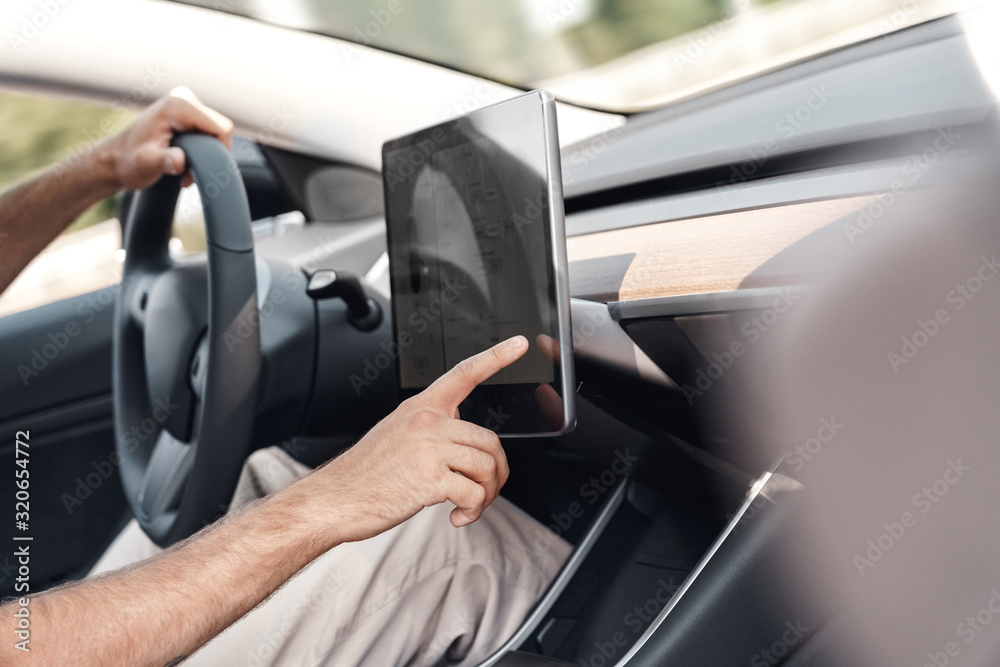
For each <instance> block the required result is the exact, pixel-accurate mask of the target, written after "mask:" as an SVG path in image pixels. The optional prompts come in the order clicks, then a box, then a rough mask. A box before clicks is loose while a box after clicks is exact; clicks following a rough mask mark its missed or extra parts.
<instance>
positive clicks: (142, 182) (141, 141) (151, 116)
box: [105, 87, 233, 190]
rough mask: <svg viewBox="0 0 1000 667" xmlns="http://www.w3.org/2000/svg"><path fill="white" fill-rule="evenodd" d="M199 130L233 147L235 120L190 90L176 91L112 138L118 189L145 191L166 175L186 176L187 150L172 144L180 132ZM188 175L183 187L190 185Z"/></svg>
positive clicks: (110, 145)
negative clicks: (208, 104)
mask: <svg viewBox="0 0 1000 667" xmlns="http://www.w3.org/2000/svg"><path fill="white" fill-rule="evenodd" d="M191 130H197V131H199V132H205V133H206V134H211V135H213V136H215V137H218V138H219V140H220V141H222V143H224V144H225V145H226V146H227V147H228V148H232V140H233V121H231V120H229V119H228V118H226V117H225V116H223V115H222V114H220V113H219V112H217V111H213V110H212V109H209V108H208V107H206V106H205V105H204V104H202V103H201V102H200V101H199V100H198V98H197V97H195V95H194V93H192V92H191V91H190V90H189V89H188V88H184V87H180V88H174V89H173V90H172V91H170V94H169V95H167V96H166V97H163V98H161V99H160V100H159V101H157V102H155V103H154V104H153V105H152V106H150V107H149V108H147V109H146V110H145V111H143V112H142V113H141V114H139V116H138V118H136V119H135V120H134V121H133V122H132V123H131V124H130V125H129V126H128V127H126V128H125V129H124V130H122V131H121V132H120V133H118V134H116V135H114V136H112V137H108V138H107V139H106V140H105V142H106V148H107V149H108V150H107V154H108V155H109V156H110V160H111V170H112V172H113V174H114V179H115V181H116V184H117V186H118V187H123V188H129V189H132V190H141V189H143V188H147V187H149V186H150V185H152V184H153V183H155V182H156V181H158V180H159V179H160V177H161V176H163V175H164V174H170V175H174V176H176V175H178V174H184V172H185V171H186V170H187V165H186V164H185V160H184V151H182V150H181V149H180V148H177V147H176V146H173V147H172V146H171V145H170V140H171V139H172V138H173V136H174V134H175V133H177V132H187V131H191ZM191 182H192V179H191V175H190V174H185V176H184V179H183V180H182V184H183V185H184V186H188V185H190V184H191Z"/></svg>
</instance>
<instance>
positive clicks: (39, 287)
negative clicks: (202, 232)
mask: <svg viewBox="0 0 1000 667" xmlns="http://www.w3.org/2000/svg"><path fill="white" fill-rule="evenodd" d="M134 116H135V114H134V112H133V111H132V110H131V109H129V108H128V107H125V106H117V107H108V106H100V105H97V104H90V103H87V102H81V101H76V100H68V99H61V98H52V97H43V96H38V95H26V94H21V93H13V92H6V91H0V191H2V190H6V189H8V188H10V187H12V186H14V185H15V184H16V183H17V182H19V181H21V180H22V179H24V178H25V177H27V176H29V175H31V174H32V173H34V172H36V171H38V170H40V169H43V168H45V167H48V166H49V165H52V164H55V163H57V162H60V161H62V160H69V161H71V162H72V161H73V160H74V158H75V157H76V156H78V155H80V154H82V153H84V152H85V151H87V150H89V148H90V147H91V146H92V145H93V144H94V143H95V142H96V141H99V140H100V139H101V138H103V137H105V136H108V135H110V134H113V133H115V132H117V131H118V130H120V129H121V128H122V127H124V126H125V125H127V124H128V123H129V122H130V121H131V120H132V118H133V117H134ZM119 197H120V195H116V196H114V197H108V198H107V199H104V200H102V201H100V202H98V203H97V204H95V205H94V206H92V207H90V208H89V209H88V210H86V211H85V212H84V213H83V214H81V215H80V216H79V217H78V218H77V219H76V220H75V221H73V222H72V223H71V224H70V225H69V226H68V227H67V229H66V230H65V231H64V232H63V234H62V235H61V236H60V237H59V238H57V239H56V240H55V241H53V243H52V244H50V245H49V247H48V248H46V249H45V251H44V252H42V254H41V255H39V256H38V257H37V258H35V260H34V261H33V262H32V263H31V264H30V265H29V266H28V267H27V268H26V269H25V270H24V272H22V274H21V275H20V276H18V278H17V280H16V281H15V282H14V283H13V284H12V285H11V286H10V287H8V288H7V290H6V291H4V293H3V294H2V295H0V315H7V314H10V313H13V312H17V311H21V310H26V309H28V308H33V307H35V306H40V305H43V304H45V303H49V302H51V301H56V300H59V299H64V298H68V297H71V296H76V295H79V294H84V293H86V292H90V291H93V290H98V289H101V288H105V287H108V286H110V285H113V284H115V283H116V282H118V280H119V278H120V274H121V263H120V260H121V254H120V253H119V252H118V250H119V249H120V248H121V232H120V226H119V223H118V221H117V220H116V219H115V215H116V210H117V206H118V199H119ZM2 254H3V251H2V247H0V261H2Z"/></svg>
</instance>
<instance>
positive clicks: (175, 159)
mask: <svg viewBox="0 0 1000 667" xmlns="http://www.w3.org/2000/svg"><path fill="white" fill-rule="evenodd" d="M184 163H185V159H184V151H182V150H181V149H180V148H178V147H177V146H170V147H169V148H167V150H165V151H164V152H163V173H164V174H169V175H170V176H177V175H179V174H183V173H184Z"/></svg>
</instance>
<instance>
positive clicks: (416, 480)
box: [307, 336, 528, 542]
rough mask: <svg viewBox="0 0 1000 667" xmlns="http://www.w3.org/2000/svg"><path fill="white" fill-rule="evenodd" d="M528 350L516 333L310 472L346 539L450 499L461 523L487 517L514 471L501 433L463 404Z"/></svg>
mask: <svg viewBox="0 0 1000 667" xmlns="http://www.w3.org/2000/svg"><path fill="white" fill-rule="evenodd" d="M527 349H528V343H527V341H526V340H525V338H524V337H523V336H515V337H514V338H511V339H510V340H508V341H505V342H503V343H500V344H499V345H496V346H494V347H492V348H490V349H488V350H486V351H484V352H481V353H479V354H477V355H476V356H474V357H470V358H469V359H466V360H465V361H463V362H461V363H459V364H458V365H457V366H455V367H454V368H453V369H451V370H450V371H449V372H448V373H446V374H445V375H443V376H441V377H440V378H439V379H438V380H437V381H436V382H434V384H432V385H431V386H430V387H428V388H427V389H425V390H424V391H423V392H421V393H420V394H417V395H416V396H414V397H412V398H410V399H407V400H406V401H404V402H403V403H402V404H401V405H400V406H399V407H398V408H396V410H394V411H393V412H392V414H390V415H389V416H388V417H386V418H385V419H383V420H382V421H381V422H379V423H378V424H377V425H376V426H375V427H374V428H373V429H372V430H371V431H369V432H368V434H367V435H366V436H365V437H364V438H362V439H361V440H360V441H359V442H358V443H357V444H356V445H354V447H352V448H351V449H349V450H348V451H347V452H345V453H343V454H341V455H340V456H339V457H337V458H336V459H334V460H333V461H331V462H330V463H328V464H327V465H325V466H324V467H322V468H320V469H318V470H317V471H316V472H315V473H314V474H312V475H311V476H310V477H308V478H307V480H308V482H310V484H309V486H310V487H312V488H311V489H310V491H311V492H312V493H314V494H315V496H314V499H315V500H316V501H317V502H318V503H320V504H321V507H320V508H319V510H318V515H319V516H321V517H323V518H324V519H325V520H329V519H333V522H332V528H333V530H334V531H335V532H336V533H337V538H338V541H344V542H353V541H357V540H363V539H367V538H369V537H373V536H375V535H378V534H379V533H381V532H383V531H385V530H388V529H389V528H392V527H393V526H396V525H398V524H400V523H402V522H404V521H406V520H407V519H409V518H410V517H412V516H413V515H415V514H416V513H417V512H419V511H420V510H422V509H423V508H424V507H430V506H431V505H436V504H438V503H441V502H444V501H445V500H449V501H451V502H452V503H454V504H455V505H456V507H455V509H454V510H452V512H451V523H452V524H453V525H454V526H466V525H468V524H470V523H472V522H474V521H476V520H477V519H478V518H479V516H480V515H481V514H482V512H483V510H484V509H485V508H486V507H487V506H488V505H489V504H490V503H492V502H493V501H494V500H495V499H496V497H497V495H498V494H499V493H500V489H501V487H503V485H504V483H506V481H507V477H508V475H509V474H510V469H509V468H508V466H507V457H506V455H505V454H504V451H503V447H501V445H500V439H499V438H498V437H497V435H496V433H494V432H493V431H490V430H488V429H485V428H483V427H481V426H477V425H475V424H471V423H469V422H466V421H462V420H460V419H458V406H459V404H460V403H461V402H462V401H463V400H465V398H466V396H468V395H469V392H471V391H472V390H473V389H474V388H475V387H476V385H478V384H479V383H480V382H483V381H484V380H486V379H487V378H489V377H490V376H492V375H493V374H494V373H496V372H497V371H499V370H500V369H501V368H504V367H505V366H508V365H510V364H511V363H513V362H514V361H516V360H517V359H518V358H520V357H521V355H523V354H524V353H525V351H526V350H527ZM456 473H460V474H456ZM328 525H330V524H328Z"/></svg>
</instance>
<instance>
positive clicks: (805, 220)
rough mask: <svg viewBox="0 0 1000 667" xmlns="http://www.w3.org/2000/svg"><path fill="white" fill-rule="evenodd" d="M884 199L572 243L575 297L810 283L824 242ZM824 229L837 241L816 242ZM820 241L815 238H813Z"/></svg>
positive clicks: (703, 220) (733, 216) (675, 224)
mask: <svg viewBox="0 0 1000 667" xmlns="http://www.w3.org/2000/svg"><path fill="white" fill-rule="evenodd" d="M877 198H878V195H869V196H862V197H849V198H844V199H829V200H823V201H813V202H806V203H801V204H788V205H785V206H776V207H771V208H762V209H754V210H747V211H738V212H735V213H724V214H721V215H712V216H706V217H699V218H687V219H684V220H674V221H671V222H660V223H653V224H649V225H642V226H639V227H629V228H624V229H615V230H611V231H606V232H597V233H594V234H585V235H582V236H574V237H570V238H568V239H567V249H568V253H569V275H570V293H571V294H572V295H573V296H574V297H578V298H582V299H590V300H594V301H604V302H608V301H632V300H635V299H648V298H654V297H664V296H679V295H688V294H704V293H709V292H725V291H729V290H737V289H747V288H753V287H781V286H785V285H795V284H802V283H805V282H809V277H810V276H812V275H815V272H816V268H817V256H818V255H821V254H822V253H823V248H822V243H821V241H825V242H829V241H830V239H831V237H832V234H836V235H839V239H840V241H841V242H846V236H845V235H844V233H843V232H842V231H841V229H840V227H841V226H840V225H834V223H837V222H838V221H841V220H842V219H844V218H845V217H849V218H851V219H853V216H855V215H856V214H857V212H858V211H859V210H860V209H862V208H863V207H865V206H866V205H867V204H869V203H870V202H872V201H874V200H875V199H877ZM824 227H828V231H830V232H831V233H832V234H816V232H819V231H820V230H822V229H823V228H824ZM812 236H815V237H816V238H810V237H812Z"/></svg>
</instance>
